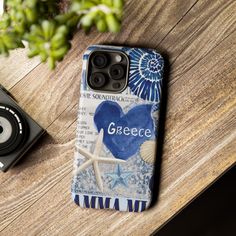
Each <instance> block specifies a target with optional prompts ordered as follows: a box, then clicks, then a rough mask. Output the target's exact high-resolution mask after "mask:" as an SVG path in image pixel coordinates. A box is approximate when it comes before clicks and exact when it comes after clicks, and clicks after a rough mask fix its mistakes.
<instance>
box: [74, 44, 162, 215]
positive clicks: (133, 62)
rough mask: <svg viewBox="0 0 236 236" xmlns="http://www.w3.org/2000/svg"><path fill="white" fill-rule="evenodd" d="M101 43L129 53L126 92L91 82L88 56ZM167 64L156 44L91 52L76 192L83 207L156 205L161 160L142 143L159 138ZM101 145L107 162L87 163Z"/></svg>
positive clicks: (84, 89) (134, 209)
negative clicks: (149, 158) (99, 88)
mask: <svg viewBox="0 0 236 236" xmlns="http://www.w3.org/2000/svg"><path fill="white" fill-rule="evenodd" d="M95 49H104V50H111V51H116V50H118V51H122V52H124V53H126V54H127V56H128V57H129V59H130V60H129V61H130V68H129V71H130V73H129V78H128V79H129V82H128V86H127V88H126V89H125V90H124V91H123V92H122V93H120V94H109V93H103V92H102V93H101V92H96V91H93V90H91V89H90V88H89V86H87V82H86V81H87V75H86V74H87V69H88V68H87V66H88V58H89V55H90V53H91V52H93V51H94V50H95ZM163 68H164V61H163V58H162V57H161V55H160V54H158V53H157V52H156V51H154V50H149V49H140V48H136V49H135V48H125V47H113V46H103V45H95V46H91V47H90V48H88V49H87V51H86V52H85V55H84V58H83V72H82V81H81V91H80V105H79V116H78V123H77V139H76V147H77V148H76V152H75V162H74V164H75V172H74V178H73V183H72V197H73V199H74V201H75V203H76V204H78V205H79V206H80V207H86V208H96V209H115V210H119V211H130V212H141V211H144V210H145V209H147V208H148V207H149V206H150V203H151V199H152V190H153V188H154V186H155V184H154V177H153V173H154V166H155V165H154V163H152V162H151V163H148V162H146V161H145V159H144V158H143V156H142V155H141V152H140V147H141V145H142V144H143V143H144V142H148V141H153V142H154V143H155V141H156V140H157V132H158V122H159V111H160V97H161V86H162V79H163ZM101 132H102V133H103V138H102V139H99V134H100V133H101ZM101 140H102V141H101ZM99 143H100V144H99ZM98 144H99V145H98ZM97 145H98V146H99V147H100V148H99V150H100V151H99V155H100V156H101V158H102V159H103V160H104V162H101V163H98V167H96V165H93V166H92V165H91V166H86V165H85V164H86V161H87V160H88V159H87V155H88V153H91V152H95V151H96V152H97V151H98V149H97V148H96V147H97ZM79 150H80V151H79ZM105 159H113V160H116V161H118V160H119V161H121V162H119V163H120V164H117V163H118V162H117V163H114V162H113V161H112V162H109V161H105ZM82 166H83V168H82ZM78 168H80V171H78ZM98 169H99V172H100V173H99V176H100V177H99V178H98ZM101 183H102V188H101V187H99V186H101Z"/></svg>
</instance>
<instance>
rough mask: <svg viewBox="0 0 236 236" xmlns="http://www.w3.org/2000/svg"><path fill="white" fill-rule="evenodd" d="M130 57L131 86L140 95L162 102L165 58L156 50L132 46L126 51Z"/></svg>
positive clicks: (148, 99) (147, 99)
mask: <svg viewBox="0 0 236 236" xmlns="http://www.w3.org/2000/svg"><path fill="white" fill-rule="evenodd" d="M126 53H127V54H128V55H129V58H130V77H129V87H130V89H131V91H132V92H133V93H134V94H135V95H137V96H138V97H140V98H142V99H144V100H146V101H151V102H160V96H161V85H162V78H163V68H164V60H163V57H162V56H161V55H160V54H159V53H157V52H155V51H154V50H148V49H140V48H132V49H129V50H127V51H126Z"/></svg>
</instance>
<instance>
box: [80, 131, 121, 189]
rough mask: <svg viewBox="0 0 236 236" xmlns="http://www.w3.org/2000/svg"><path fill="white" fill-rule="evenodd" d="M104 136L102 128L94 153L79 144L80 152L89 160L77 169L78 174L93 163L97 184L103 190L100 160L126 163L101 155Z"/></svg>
mask: <svg viewBox="0 0 236 236" xmlns="http://www.w3.org/2000/svg"><path fill="white" fill-rule="evenodd" d="M103 137H104V130H103V129H101V130H100V132H99V135H98V138H97V141H96V144H95V148H94V151H93V153H90V152H89V151H88V150H86V149H84V148H82V147H79V146H77V148H78V151H79V153H80V154H82V155H83V156H84V157H86V158H87V159H88V160H87V161H85V162H84V163H83V164H82V165H80V166H79V167H78V168H77V170H76V174H78V173H79V172H81V171H82V170H84V169H86V168H87V167H88V166H90V165H93V169H94V173H95V177H96V180H97V185H98V187H99V189H100V190H101V191H102V192H103V183H102V177H101V173H100V169H99V165H98V163H99V162H103V163H124V162H125V161H124V160H119V159H116V158H108V157H100V156H99V155H100V152H101V150H102V146H103Z"/></svg>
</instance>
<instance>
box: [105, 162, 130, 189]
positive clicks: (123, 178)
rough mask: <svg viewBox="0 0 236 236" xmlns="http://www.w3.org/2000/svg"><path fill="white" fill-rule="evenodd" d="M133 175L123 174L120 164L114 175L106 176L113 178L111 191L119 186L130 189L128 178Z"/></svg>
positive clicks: (108, 174)
mask: <svg viewBox="0 0 236 236" xmlns="http://www.w3.org/2000/svg"><path fill="white" fill-rule="evenodd" d="M132 174H133V173H132V172H131V171H128V172H123V170H122V168H121V166H120V165H119V164H118V165H117V166H116V169H115V171H114V172H113V173H107V174H106V175H107V176H108V177H110V178H111V189H114V188H115V187H116V186H118V185H121V186H124V187H125V188H128V187H129V186H128V178H129V177H130V176H131V175H132Z"/></svg>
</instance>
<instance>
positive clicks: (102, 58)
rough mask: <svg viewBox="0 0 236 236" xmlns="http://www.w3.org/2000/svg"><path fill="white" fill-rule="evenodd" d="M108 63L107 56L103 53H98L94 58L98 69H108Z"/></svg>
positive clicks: (94, 63) (93, 60)
mask: <svg viewBox="0 0 236 236" xmlns="http://www.w3.org/2000/svg"><path fill="white" fill-rule="evenodd" d="M107 62H108V60H107V56H106V55H105V54H103V53H97V54H95V55H94V56H93V58H92V63H93V65H94V66H95V67H96V68H98V69H102V68H104V67H106V65H107Z"/></svg>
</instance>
